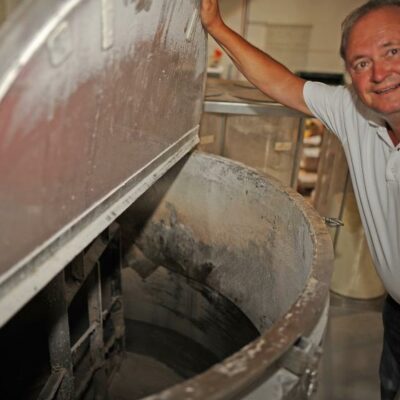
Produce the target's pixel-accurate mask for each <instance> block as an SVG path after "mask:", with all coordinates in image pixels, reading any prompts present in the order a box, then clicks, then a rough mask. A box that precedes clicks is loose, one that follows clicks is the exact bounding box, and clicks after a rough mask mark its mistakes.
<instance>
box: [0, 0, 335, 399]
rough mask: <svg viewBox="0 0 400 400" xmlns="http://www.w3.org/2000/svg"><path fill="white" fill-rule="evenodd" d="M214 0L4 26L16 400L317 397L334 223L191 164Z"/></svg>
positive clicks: (31, 7) (0, 133)
mask: <svg viewBox="0 0 400 400" xmlns="http://www.w3.org/2000/svg"><path fill="white" fill-rule="evenodd" d="M199 5H200V3H199V1H198V0H175V1H174V0H157V1H152V0H64V1H54V0H34V1H33V0H25V1H20V2H18V4H17V5H16V6H15V8H13V11H12V12H10V13H9V14H7V15H4V16H2V20H4V22H2V25H1V26H0V225H1V228H2V233H1V236H0V348H1V355H2V357H1V363H2V371H3V372H2V374H1V377H0V397H1V398H2V399H7V400H14V399H23V400H30V399H35V400H52V399H57V400H72V399H85V400H106V399H109V400H111V399H113V400H121V399H122V400H124V399H135V398H151V399H189V398H190V399H205V398H207V399H234V398H249V399H250V398H251V399H256V398H268V399H284V398H290V399H294V398H305V397H307V396H311V395H312V393H313V391H314V390H315V385H316V381H317V379H316V371H317V364H318V359H319V356H320V350H321V348H320V345H321V341H322V336H323V332H324V328H325V325H326V320H327V304H328V293H329V278H330V272H331V263H332V251H331V244H330V238H329V235H328V233H327V232H326V229H325V226H324V223H323V221H322V219H321V218H320V217H319V216H318V215H317V214H316V213H315V211H314V210H313V209H312V208H311V207H310V206H309V205H307V204H306V203H305V202H304V201H303V200H302V199H301V197H300V196H299V195H297V194H296V193H294V192H293V191H292V190H291V189H287V188H286V187H284V186H283V185H282V184H280V183H279V182H278V181H275V180H274V179H272V178H267V177H265V176H263V175H260V174H259V173H258V172H256V171H255V170H252V169H249V168H246V167H244V166H243V165H241V164H237V163H234V162H232V161H228V160H226V159H223V158H219V157H217V156H212V155H207V154H204V153H200V152H196V151H193V150H194V148H195V146H196V145H197V143H198V141H199V139H198V131H199V121H200V117H201V114H202V107H203V92H204V87H205V69H206V68H205V67H206V36H205V33H204V31H203V29H202V27H201V23H200V20H199V12H198V9H199Z"/></svg>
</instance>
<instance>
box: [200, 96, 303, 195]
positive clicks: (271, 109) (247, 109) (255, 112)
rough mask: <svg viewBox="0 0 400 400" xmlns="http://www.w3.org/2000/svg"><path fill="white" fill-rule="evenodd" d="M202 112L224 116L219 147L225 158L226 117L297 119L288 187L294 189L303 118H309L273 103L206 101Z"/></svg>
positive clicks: (301, 141)
mask: <svg viewBox="0 0 400 400" xmlns="http://www.w3.org/2000/svg"><path fill="white" fill-rule="evenodd" d="M204 112H205V113H210V114H221V115H223V116H224V120H223V123H222V131H223V133H222V138H221V146H220V153H219V154H220V155H222V156H225V151H224V149H225V137H226V126H227V117H228V116H229V115H248V116H271V117H292V118H299V124H298V129H297V137H296V147H295V151H294V157H293V168H292V173H291V178H290V186H291V187H292V188H296V185H297V175H298V171H299V166H300V159H301V151H302V147H303V131H304V124H305V122H304V121H305V118H307V117H309V116H308V115H306V114H303V113H301V112H299V111H296V110H293V109H291V108H288V107H285V106H283V105H282V104H279V103H275V102H265V103H243V102H229V101H218V100H212V101H210V100H206V101H205V102H204Z"/></svg>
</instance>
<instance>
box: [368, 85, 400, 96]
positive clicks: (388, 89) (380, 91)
mask: <svg viewBox="0 0 400 400" xmlns="http://www.w3.org/2000/svg"><path fill="white" fill-rule="evenodd" d="M399 87H400V83H398V84H396V85H393V86H390V87H387V88H385V89H380V90H374V92H375V93H376V94H385V93H389V92H391V91H393V90H395V89H397V88H399Z"/></svg>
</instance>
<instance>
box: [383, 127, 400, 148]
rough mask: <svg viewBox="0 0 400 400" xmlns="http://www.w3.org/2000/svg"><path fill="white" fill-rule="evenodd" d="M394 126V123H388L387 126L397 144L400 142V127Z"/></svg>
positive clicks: (391, 137) (394, 142)
mask: <svg viewBox="0 0 400 400" xmlns="http://www.w3.org/2000/svg"><path fill="white" fill-rule="evenodd" d="M392 126H393V125H389V124H388V123H386V128H387V130H388V132H389V136H390V139H392V142H393V144H394V145H395V146H397V145H398V144H399V143H400V129H395V128H392Z"/></svg>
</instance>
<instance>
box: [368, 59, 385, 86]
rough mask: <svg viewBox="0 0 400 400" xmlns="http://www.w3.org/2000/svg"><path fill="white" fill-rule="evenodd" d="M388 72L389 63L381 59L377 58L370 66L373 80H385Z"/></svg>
mask: <svg viewBox="0 0 400 400" xmlns="http://www.w3.org/2000/svg"><path fill="white" fill-rule="evenodd" d="M388 73H389V64H388V63H387V62H386V61H384V60H382V61H380V60H377V61H375V62H374V64H373V67H372V79H373V81H374V82H382V81H383V80H385V78H386V77H387V75H388Z"/></svg>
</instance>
